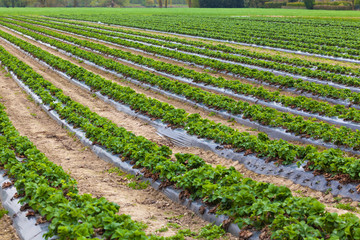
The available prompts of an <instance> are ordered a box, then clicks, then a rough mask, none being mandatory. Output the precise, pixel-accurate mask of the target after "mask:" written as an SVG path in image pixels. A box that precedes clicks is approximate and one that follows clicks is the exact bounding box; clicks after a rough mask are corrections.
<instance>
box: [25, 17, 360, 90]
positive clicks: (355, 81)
mask: <svg viewBox="0 0 360 240" xmlns="http://www.w3.org/2000/svg"><path fill="white" fill-rule="evenodd" d="M27 22H30V23H33V24H40V25H42V26H47V27H50V28H55V29H57V28H58V27H59V28H60V29H62V28H63V27H66V26H68V27H69V24H66V25H64V24H59V23H54V22H52V23H51V24H49V23H48V22H46V23H43V22H42V23H39V22H36V21H30V20H27ZM71 29H77V30H80V31H86V32H88V33H89V32H91V33H98V34H100V35H101V36H111V37H115V38H122V39H127V40H133V41H136V42H137V43H145V44H146V45H148V44H147V43H149V44H152V45H151V46H154V47H157V46H161V47H162V48H164V47H166V48H167V49H170V50H171V49H174V50H176V51H183V53H194V54H196V55H197V56H200V57H210V58H211V59H214V60H218V61H219V60H220V61H221V59H223V60H226V61H230V62H228V63H232V64H236V63H242V64H246V65H243V66H244V67H249V68H256V67H260V69H258V70H262V71H267V69H269V70H276V71H278V72H277V74H280V75H284V74H285V73H286V72H287V73H291V75H290V76H291V77H294V78H301V76H303V77H306V78H310V79H307V80H309V81H312V79H311V78H314V79H318V80H321V81H319V83H320V84H329V83H328V82H334V83H337V84H342V85H346V86H355V87H359V86H360V80H359V78H354V77H351V76H344V75H340V74H336V73H328V72H324V71H321V70H312V69H308V68H298V67H295V66H291V65H285V64H281V63H276V62H267V61H263V60H258V59H254V58H248V57H243V56H237V55H232V54H229V53H224V52H220V51H213V50H210V49H208V48H198V47H193V46H189V45H183V44H177V43H171V42H166V41H165V42H164V41H159V40H157V39H151V38H147V37H142V36H138V35H128V34H126V35H125V34H122V33H117V32H109V31H105V30H99V29H94V28H87V27H86V26H81V27H77V26H74V25H73V24H72V25H71ZM65 30H67V29H65ZM133 34H137V33H135V32H134V33H133ZM208 45H211V44H208ZM199 54H200V55H199ZM294 74H295V75H294ZM341 87H343V88H344V86H341ZM345 88H346V87H345ZM351 90H353V89H351ZM354 90H356V91H360V89H356V88H355V89H354Z"/></svg>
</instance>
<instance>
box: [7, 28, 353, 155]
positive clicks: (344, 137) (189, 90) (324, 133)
mask: <svg viewBox="0 0 360 240" xmlns="http://www.w3.org/2000/svg"><path fill="white" fill-rule="evenodd" d="M19 30H21V29H19ZM28 34H30V35H32V36H33V37H34V38H36V39H38V40H39V39H40V40H42V41H44V42H46V43H50V44H51V45H54V46H56V47H59V48H60V49H62V50H65V51H67V52H70V53H72V54H74V55H75V56H80V57H82V58H84V59H86V60H89V61H91V62H94V63H95V64H98V65H100V66H103V67H105V68H106V69H110V70H114V71H116V72H118V73H121V74H122V75H123V76H125V77H130V78H132V79H136V80H140V81H141V82H146V83H149V84H151V85H156V86H158V87H160V88H161V89H164V90H166V91H170V92H173V93H175V94H178V95H181V96H184V97H186V98H187V99H190V100H193V101H195V102H198V103H203V104H205V105H207V106H209V107H212V108H215V110H218V109H223V110H227V111H228V112H230V113H231V114H234V115H237V114H242V115H243V117H245V118H248V119H250V120H252V121H256V122H259V123H261V124H262V125H268V126H271V127H279V126H280V127H282V128H285V129H287V130H288V131H289V132H294V133H296V134H303V135H304V134H306V135H307V137H312V138H315V139H319V138H322V139H323V140H324V141H325V142H332V143H334V144H336V145H343V146H345V147H351V148H353V149H354V150H357V149H358V148H357V145H356V144H357V142H358V141H357V140H356V139H357V138H359V132H358V131H355V132H353V131H352V130H351V129H349V128H345V127H341V128H336V127H334V126H332V125H329V124H327V123H323V122H320V123H319V122H316V121H314V120H313V119H311V120H304V119H303V118H301V117H299V116H297V117H295V116H293V115H291V114H289V113H281V112H278V111H276V110H274V109H270V108H268V107H263V106H259V105H250V104H248V103H246V102H241V101H238V102H237V101H235V100H234V99H232V98H230V97H226V96H223V95H221V96H220V95H217V94H213V93H209V92H207V91H204V90H201V89H199V88H196V87H192V86H190V85H188V84H185V83H181V82H179V81H174V80H171V79H168V78H165V77H162V76H157V75H155V74H150V73H146V72H143V71H141V70H135V69H133V68H130V67H127V66H124V65H122V64H120V63H118V62H115V61H113V60H112V59H106V58H104V57H102V56H100V55H97V54H94V53H90V52H87V51H84V50H81V49H78V48H76V47H75V48H74V47H73V46H71V45H67V44H64V43H62V42H59V41H57V40H54V39H51V38H47V37H44V36H41V35H38V34H34V33H32V32H30V33H28ZM6 36H8V38H9V39H12V37H11V35H8V34H6V35H4V37H5V38H6ZM9 39H8V40H9ZM10 41H11V40H10ZM28 52H31V51H28ZM37 57H38V58H39V59H41V60H43V58H44V57H43V56H37ZM306 135H305V136H306ZM329 137H330V139H329ZM340 141H341V142H340ZM359 142H360V141H359Z"/></svg>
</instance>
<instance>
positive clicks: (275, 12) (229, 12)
mask: <svg viewBox="0 0 360 240" xmlns="http://www.w3.org/2000/svg"><path fill="white" fill-rule="evenodd" d="M65 13H66V14H94V13H96V14H102V13H107V14H111V13H119V14H120V13H121V14H144V15H152V14H176V15H178V14H183V15H223V16H287V17H289V16H293V17H334V18H360V11H328V10H305V9H258V8H243V9H197V8H196V9H188V8H168V9H166V8H162V9H158V8H150V9H149V8H135V9H134V8H15V9H11V8H0V14H39V15H41V14H65Z"/></svg>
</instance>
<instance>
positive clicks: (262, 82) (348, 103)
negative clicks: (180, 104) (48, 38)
mask: <svg viewBox="0 0 360 240" xmlns="http://www.w3.org/2000/svg"><path fill="white" fill-rule="evenodd" d="M4 27H5V26H4ZM5 28H7V29H8V30H10V31H13V32H15V33H17V34H20V35H22V36H24V37H26V38H29V39H32V40H34V41H36V42H38V43H40V44H43V45H45V46H47V47H50V48H52V49H56V50H58V51H60V52H61V53H63V54H66V55H68V56H72V57H75V58H78V59H81V60H83V59H82V58H80V57H78V56H76V55H72V54H70V53H68V52H66V51H64V50H61V49H58V48H56V47H54V46H52V45H50V44H48V43H44V42H42V41H40V40H36V39H34V38H32V37H31V36H28V35H26V34H23V33H21V32H18V31H16V30H14V29H11V28H8V27H5ZM59 31H60V32H65V31H62V30H59ZM41 35H46V34H41ZM73 35H75V36H79V37H82V36H81V35H78V34H73ZM52 38H54V39H57V40H59V41H62V42H66V43H68V44H71V45H74V46H78V45H76V44H74V43H72V42H68V41H65V40H62V39H58V38H55V37H52ZM89 39H93V40H96V41H99V42H103V43H108V44H113V45H116V44H114V43H110V42H107V41H103V40H99V39H96V38H89ZM85 49H87V50H89V51H93V52H96V53H100V52H98V51H96V50H93V49H90V48H86V47H85ZM127 49H131V50H135V51H138V52H143V53H147V52H146V51H143V50H140V49H136V48H132V47H128V48H127ZM100 54H103V53H100ZM103 55H106V54H103ZM109 56H110V55H109ZM154 56H158V57H162V58H164V59H169V60H172V61H176V62H180V63H185V64H189V65H191V66H196V67H199V68H203V69H209V70H212V68H210V67H204V66H202V65H197V64H193V63H191V62H184V61H180V60H175V59H173V58H170V57H165V56H162V55H158V54H154ZM110 57H111V56H110ZM116 59H118V60H119V61H123V62H128V63H131V64H133V65H136V66H140V67H142V68H147V67H144V66H142V65H139V64H136V63H132V62H130V61H127V60H123V59H121V58H116ZM87 62H89V61H87ZM149 69H152V68H149ZM154 71H156V70H154ZM219 72H220V73H223V74H226V75H229V76H233V77H236V78H238V77H239V78H241V79H244V80H247V81H250V82H254V83H258V84H262V85H265V86H270V87H274V86H273V85H271V84H269V83H267V82H264V81H259V80H257V79H253V78H245V77H242V76H238V75H237V74H233V73H227V72H224V71H222V72H221V71H219ZM163 75H165V74H163ZM175 78H176V77H175ZM282 90H283V91H286V92H292V93H295V94H299V92H301V90H297V89H295V88H284V89H282ZM301 95H302V96H306V97H308V98H313V99H317V100H321V101H326V102H330V103H333V104H341V105H344V106H347V107H350V106H351V107H353V108H355V109H358V110H359V109H360V105H356V104H352V103H351V102H350V101H348V100H341V99H332V98H327V97H322V96H318V95H315V94H312V93H306V92H305V93H301ZM275 105H276V104H275ZM286 111H290V112H292V111H293V110H290V109H287V110H286ZM300 112H301V111H299V114H300ZM300 115H301V114H300ZM304 116H306V115H304ZM314 117H315V118H316V115H314ZM319 119H320V118H319ZM321 120H323V119H321ZM325 121H326V120H325ZM343 122H345V121H343ZM336 124H339V123H336ZM340 124H341V123H340ZM349 126H351V124H350V125H349ZM351 128H352V129H358V128H356V127H355V128H353V127H351Z"/></svg>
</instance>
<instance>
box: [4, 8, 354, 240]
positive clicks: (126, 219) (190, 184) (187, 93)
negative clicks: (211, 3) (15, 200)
mask: <svg viewBox="0 0 360 240" xmlns="http://www.w3.org/2000/svg"><path fill="white" fill-rule="evenodd" d="M161 18H163V19H166V21H168V24H167V25H162V24H160V23H159V21H160V19H161ZM189 18H190V19H191V20H193V21H192V22H189V23H186V24H185V23H183V22H182V20H181V19H179V17H176V16H151V17H146V19H147V20H148V21H147V22H146V23H143V24H142V23H141V22H140V21H139V20H140V19H139V18H136V17H135V16H131V17H130V16H118V15H117V16H116V17H115V16H113V17H111V18H109V16H105V15H93V16H90V15H51V16H13V15H7V16H3V17H1V18H0V42H1V46H2V47H1V48H0V62H1V65H2V67H4V69H5V70H6V72H7V74H8V75H7V76H4V77H3V78H2V81H3V83H2V86H3V88H4V90H1V91H0V94H1V95H2V96H3V99H4V100H3V101H2V102H3V104H4V105H5V106H7V109H5V108H2V116H3V117H2V125H1V126H2V128H3V129H1V131H0V134H1V135H2V137H3V140H4V141H3V142H4V143H3V146H2V149H3V151H2V154H8V156H11V157H10V158H8V159H7V158H6V157H3V158H1V161H2V162H1V164H2V168H3V169H4V170H5V171H7V173H8V176H9V180H11V181H9V182H8V185H9V186H8V185H4V187H3V188H4V189H7V188H8V187H10V188H11V186H12V185H14V187H15V188H16V191H17V194H18V197H20V199H21V200H20V202H21V203H26V204H27V206H29V208H30V210H28V211H29V212H33V213H34V215H36V219H40V220H43V221H44V223H42V224H45V225H46V224H47V225H46V226H48V227H47V228H46V229H47V230H45V232H44V233H45V236H47V237H54V236H57V237H59V238H61V239H67V238H70V239H75V238H77V239H81V238H83V239H85V238H96V237H97V238H105V239H106V238H109V239H110V238H111V239H163V238H167V239H184V238H192V239H198V238H204V239H215V238H228V239H232V238H234V237H233V236H231V235H230V234H227V235H226V236H225V232H224V230H226V231H228V232H230V233H231V234H232V235H235V236H236V237H240V239H294V238H298V239H304V238H316V239H327V238H331V239H357V238H360V235H359V232H360V222H359V219H358V216H357V211H358V210H357V202H358V201H359V200H360V192H359V190H360V187H359V181H360V157H359V154H360V132H359V128H360V88H359V85H360V81H359V79H360V78H359V77H360V72H359V69H358V68H357V66H356V64H357V61H358V60H359V59H360V58H359V54H358V50H357V48H358V42H357V41H358V39H357V31H356V30H355V29H356V27H357V23H356V22H351V21H348V22H347V21H344V22H342V24H340V23H338V22H337V21H332V20H323V19H281V18H260V17H254V18H249V19H236V20H235V19H231V18H226V17H223V18H216V19H215V20H211V19H208V18H206V17H193V16H192V17H189ZM201 21H203V24H200V22H201ZM244 22H245V23H246V24H244ZM111 24H113V25H111ZM179 24H180V25H181V26H180V25H179ZM292 25H296V27H295V28H291V27H290V26H292ZM214 26H218V28H217V29H216V28H215V27H214ZM279 26H281V28H282V29H283V31H277V30H276V28H277V27H279ZM330 27H331V29H332V30H331V31H330V30H329V29H330ZM190 29H191V31H190ZM215 29H216V31H215ZM229 29H233V30H232V31H229ZM314 29H316V31H315V30H314ZM151 30H156V31H151ZM346 30H354V31H353V32H352V34H346V32H347V31H346ZM159 31H161V32H159ZM335 32H337V34H335ZM184 33H187V35H186V36H185V35H184ZM269 36H272V37H271V38H269ZM210 38H211V39H210ZM219 41H223V42H219ZM249 44H250V45H251V46H252V47H256V48H255V50H254V48H248V47H242V45H249ZM264 48H265V49H270V48H271V49H270V50H271V51H263V50H261V49H264ZM275 50H276V51H275ZM298 51H301V52H298ZM283 52H287V53H286V54H284V53H283ZM289 54H290V55H289ZM304 55H305V56H308V57H304ZM296 56H299V57H296ZM300 56H301V57H300ZM4 75H5V74H4ZM5 82H6V83H5ZM10 86H11V87H10ZM19 87H20V88H22V89H24V91H25V92H26V94H29V96H30V98H29V99H33V100H32V101H35V102H36V103H37V104H38V105H39V106H35V105H33V104H32V103H30V102H26V100H25V99H24V100H21V98H24V96H23V95H22V96H20V97H19V98H20V101H23V103H22V105H21V104H20V103H18V104H16V103H15V104H14V103H11V102H12V101H13V100H14V99H17V97H16V96H15V95H14V93H13V91H16V90H17V91H19V90H18V89H19ZM11 99H12V100H11ZM24 101H25V102H26V103H24ZM17 106H19V107H20V108H21V107H22V108H23V111H18V112H25V113H26V112H28V114H27V115H26V114H23V113H15V112H16V107H17ZM30 106H31V107H30ZM40 107H41V108H42V109H43V111H40V110H39V109H40ZM30 109H31V111H33V112H31V113H29V111H30ZM35 112H37V113H35ZM46 115H48V116H46ZM7 116H10V118H13V120H12V121H10V120H9V119H8V117H7ZM49 117H51V118H52V119H51V118H49ZM24 118H25V119H28V120H26V121H20V120H19V119H24ZM44 119H46V120H44ZM12 122H14V124H15V125H16V124H18V125H17V126H16V128H18V129H19V130H20V131H24V133H23V134H24V135H26V136H28V137H29V138H30V139H31V141H32V142H33V143H35V145H36V146H37V147H39V148H41V151H42V152H43V153H45V154H43V153H41V158H40V160H39V161H42V160H41V159H45V158H46V157H47V158H46V160H45V162H49V167H48V166H43V167H46V169H45V170H42V169H41V168H39V169H37V167H36V165H34V166H32V165H31V164H32V163H33V161H34V164H40V162H36V161H37V158H38V157H39V156H40V151H39V150H37V149H36V147H35V145H33V144H32V143H31V142H30V141H29V140H28V139H27V138H23V137H15V138H14V139H15V140H13V136H18V135H19V133H18V132H17V130H15V128H14V127H13V125H12ZM59 124H60V125H59ZM30 126H32V127H31V128H30V129H29V127H30ZM41 126H46V127H44V130H43V131H40V129H41V128H42V127H41ZM61 127H64V128H66V129H67V131H69V132H70V133H66V131H65V130H64V129H61ZM8 129H10V130H11V131H10V132H9V130H8ZM57 131H60V132H59V133H57ZM19 136H20V135H19ZM46 139H49V145H50V146H46V144H44V141H45V142H46V141H47V140H46ZM59 139H62V140H59ZM76 139H78V140H76ZM79 140H80V141H79ZM72 141H73V142H72ZM74 141H75V142H74ZM16 144H19V146H18V145H16ZM17 146H18V147H17ZM59 148H61V149H65V150H63V151H64V152H63V153H58V151H57V150H56V149H59ZM74 149H77V150H76V153H74V151H75V150H74ZM79 149H80V150H79ZM81 149H83V150H81ZM90 150H92V152H91V151H90ZM34 152H35V153H36V154H35V155H36V156H33V155H34ZM38 153H39V154H38ZM45 155H46V157H45ZM4 156H7V155H4ZM96 156H97V157H98V158H97V157H96ZM17 158H18V159H17ZM19 158H20V161H19ZM33 158H34V159H33ZM48 159H49V160H50V161H49V160H48ZM64 159H65V160H64ZM85 159H86V160H85ZM90 159H91V160H90ZM105 161H107V162H108V163H106V162H105ZM29 164H30V165H31V166H30V167H28V165H29ZM55 164H59V166H58V165H55ZM32 167H34V169H32ZM61 167H62V168H61ZM117 167H118V168H117ZM52 168H54V169H58V170H56V171H55V170H51V169H52ZM63 168H64V169H65V170H67V169H68V170H70V172H69V173H65V172H64V171H63V170H62V169H63ZM15 169H16V170H15ZM18 169H24V171H23V172H22V171H20V170H19V171H18ZM26 171H32V172H31V174H33V175H31V174H28V173H27V172H26ZM43 171H45V172H43ZM46 171H54V174H55V172H56V173H58V174H60V176H61V178H59V180H56V181H55V180H54V178H56V177H57V175H56V176H55V175H52V174H50V175H47V173H46ZM33 172H34V173H33ZM36 174H37V175H36ZM131 174H132V175H131ZM31 176H33V177H32V178H31ZM36 176H40V178H39V179H41V181H40V180H39V181H38V182H37V184H38V185H32V184H30V183H29V184H27V182H31V181H34V179H37V178H38V177H36ZM63 178H64V180H61V179H63ZM90 179H91V180H90ZM44 184H45V185H46V186H45V185H44ZM43 185H44V186H43ZM149 185H151V186H149ZM42 187H44V188H45V187H46V189H48V190H47V191H46V192H47V193H46V194H48V195H43V196H42V195H39V197H37V196H38V195H36V194H39V191H41V188H42ZM144 189H145V190H144ZM154 189H156V190H154ZM159 192H162V194H161V195H160V196H159V197H158V196H157V195H158V194H160V193H159ZM35 193H36V194H35ZM87 193H91V194H92V196H90V195H86V194H87ZM82 194H85V195H82ZM44 196H46V197H44ZM55 197H56V198H58V200H56V202H54V203H53V202H52V201H53V200H52V199H53V198H55ZM172 201H173V202H172ZM64 203H66V205H65V204H64ZM94 204H95V205H96V207H94V206H93V205H94ZM119 205H120V208H119ZM181 205H184V206H186V207H188V208H189V209H190V210H187V209H186V208H185V207H183V206H181ZM80 206H83V208H81V210H78V212H77V214H73V215H72V216H71V217H68V216H67V215H64V213H66V212H69V211H72V208H76V207H80ZM90 206H91V207H90ZM117 213H120V214H123V213H125V214H129V215H118V214H117ZM149 213H150V214H149ZM130 215H131V217H130ZM145 215H146V216H147V217H144V216H145ZM196 215H197V216H196ZM27 218H29V216H28V217H27ZM201 218H202V219H201ZM99 219H100V220H99ZM40 220H38V221H40ZM206 221H210V222H214V223H216V225H221V226H222V228H217V227H214V226H211V225H207V226H205V225H206ZM223 229H224V230H223ZM300 229H301V230H300Z"/></svg>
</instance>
